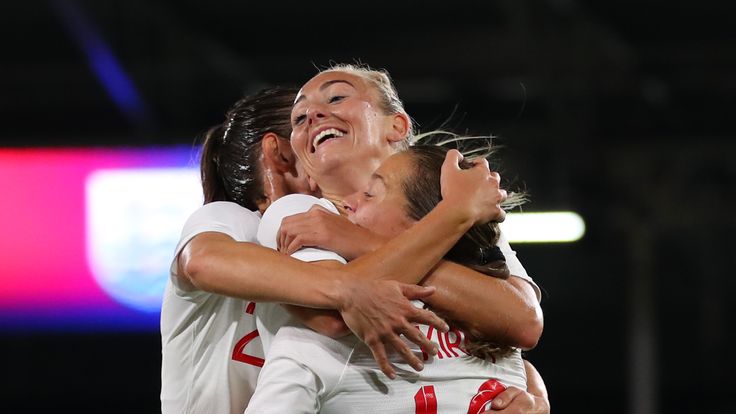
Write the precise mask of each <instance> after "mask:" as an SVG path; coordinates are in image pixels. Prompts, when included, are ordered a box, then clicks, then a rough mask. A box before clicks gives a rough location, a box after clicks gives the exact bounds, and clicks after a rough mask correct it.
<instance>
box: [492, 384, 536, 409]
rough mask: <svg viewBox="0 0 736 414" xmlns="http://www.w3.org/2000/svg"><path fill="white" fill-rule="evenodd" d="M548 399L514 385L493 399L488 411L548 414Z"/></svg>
mask: <svg viewBox="0 0 736 414" xmlns="http://www.w3.org/2000/svg"><path fill="white" fill-rule="evenodd" d="M549 410H550V408H549V401H548V400H547V399H545V398H543V397H539V396H536V395H533V394H530V393H528V392H526V391H522V390H521V389H519V388H516V387H509V388H508V389H506V390H505V391H504V392H502V393H501V394H498V396H496V398H494V399H493V403H492V406H491V410H490V411H486V412H485V413H486V414H490V413H496V412H500V413H506V414H549Z"/></svg>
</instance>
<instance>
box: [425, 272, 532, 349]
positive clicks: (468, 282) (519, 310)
mask: <svg viewBox="0 0 736 414" xmlns="http://www.w3.org/2000/svg"><path fill="white" fill-rule="evenodd" d="M422 284H423V285H425V286H434V287H435V288H436V289H437V290H436V292H435V293H434V294H433V295H432V296H430V297H428V298H427V299H426V301H425V302H427V304H429V306H430V307H432V309H435V310H436V311H438V312H439V313H441V314H442V315H443V316H444V317H445V318H446V319H448V320H454V321H459V322H461V323H462V325H463V328H464V329H466V330H468V332H470V333H471V334H473V335H475V336H478V337H480V338H484V339H487V340H490V341H494V342H497V343H500V344H504V345H510V346H516V347H520V348H523V349H530V348H533V347H534V346H536V344H537V341H538V340H539V337H540V336H541V333H542V328H543V318H542V311H541V308H540V307H539V303H538V302H537V299H536V296H535V295H534V291H533V290H532V289H531V286H528V285H529V284H528V282H527V281H525V280H523V279H520V278H517V277H514V276H512V277H510V278H509V279H508V280H502V279H498V278H494V277H490V276H487V275H483V274H480V273H478V272H475V271H473V270H471V269H468V268H467V267H465V266H461V265H458V264H456V263H452V262H448V261H443V262H441V263H440V264H439V265H438V266H437V267H436V268H434V269H433V270H432V272H431V273H430V274H429V275H427V277H426V278H425V279H424V280H423V281H422Z"/></svg>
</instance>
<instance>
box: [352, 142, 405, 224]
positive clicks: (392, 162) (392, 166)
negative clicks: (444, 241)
mask: <svg viewBox="0 0 736 414" xmlns="http://www.w3.org/2000/svg"><path fill="white" fill-rule="evenodd" d="M413 168H414V164H413V162H412V159H411V157H410V156H409V155H407V154H406V153H398V154H394V155H392V156H391V157H390V158H388V159H387V160H386V161H384V162H383V163H382V164H381V166H380V167H379V168H378V169H377V170H376V171H375V172H374V173H373V175H372V176H371V177H370V181H369V182H368V185H367V187H366V188H365V189H364V191H359V192H356V193H354V194H352V195H350V196H349V197H346V198H345V201H344V203H345V209H346V210H347V214H348V219H350V221H352V222H353V223H355V224H357V225H359V226H361V227H365V228H368V229H371V230H372V231H374V232H375V233H378V234H380V235H383V236H386V237H395V236H397V235H398V234H399V233H401V232H402V231H404V230H406V229H408V228H409V227H410V226H411V225H412V224H413V223H414V222H415V221H414V220H413V219H411V218H409V216H408V215H407V214H406V207H407V202H408V200H407V198H406V194H405V191H404V180H406V179H409V178H410V177H412V173H413Z"/></svg>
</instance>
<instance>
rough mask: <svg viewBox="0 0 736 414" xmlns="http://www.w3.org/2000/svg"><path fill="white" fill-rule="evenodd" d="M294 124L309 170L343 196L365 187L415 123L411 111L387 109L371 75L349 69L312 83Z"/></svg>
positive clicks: (298, 150)
mask: <svg viewBox="0 0 736 414" xmlns="http://www.w3.org/2000/svg"><path fill="white" fill-rule="evenodd" d="M291 122H292V127H293V132H292V135H291V145H292V148H293V149H294V152H295V154H296V156H297V157H298V158H299V160H300V161H301V162H302V165H303V166H304V169H305V171H306V172H307V174H309V176H310V177H312V179H313V180H314V181H315V182H316V183H317V184H318V185H319V186H320V188H321V189H322V191H323V192H331V193H336V195H339V196H345V195H347V194H350V193H352V192H354V191H356V190H357V189H358V188H357V187H356V185H360V187H362V186H363V185H364V183H365V182H366V181H367V179H368V177H369V176H370V174H371V172H372V171H374V170H375V168H377V167H378V165H380V163H381V161H383V160H384V159H386V158H388V157H389V156H390V155H391V154H392V153H394V152H395V148H394V146H393V145H392V143H394V142H397V141H401V140H404V139H405V137H406V135H407V133H408V126H409V120H408V117H407V116H406V114H404V113H399V114H387V113H386V111H385V110H384V109H383V108H382V107H381V100H380V99H379V94H378V92H377V90H376V88H375V87H374V85H373V84H372V83H371V82H370V81H368V79H367V78H365V77H363V76H361V75H358V74H355V73H349V72H345V71H326V72H322V73H320V74H319V75H317V76H315V77H314V78H312V79H311V80H310V81H309V82H307V83H306V84H305V85H304V86H303V87H302V89H301V90H300V91H299V94H298V95H297V98H296V101H295V104H294V108H293V109H292V114H291ZM347 181H350V183H348V182H347ZM325 187H328V188H325ZM340 193H342V194H340Z"/></svg>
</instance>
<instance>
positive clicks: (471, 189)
mask: <svg viewBox="0 0 736 414" xmlns="http://www.w3.org/2000/svg"><path fill="white" fill-rule="evenodd" d="M462 160H463V155H462V154H461V153H460V151H458V150H454V149H453V150H450V151H448V152H447V155H446V156H445V162H444V163H443V164H442V174H441V176H440V186H441V190H442V201H443V202H446V203H452V205H454V206H456V209H457V210H458V212H460V213H461V214H463V213H464V214H467V216H466V217H467V218H468V219H470V220H472V221H473V223H474V224H481V223H487V222H489V221H497V222H502V221H503V220H504V219H505V218H506V212H505V211H504V210H503V209H502V208H501V202H503V201H504V200H505V199H506V197H507V194H506V190H503V189H501V188H500V184H501V176H500V175H498V173H497V172H492V171H491V170H490V168H489V166H488V160H486V159H485V158H482V159H479V160H476V161H475V164H474V165H473V166H472V167H471V168H468V169H462V168H460V162H461V161H462Z"/></svg>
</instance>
